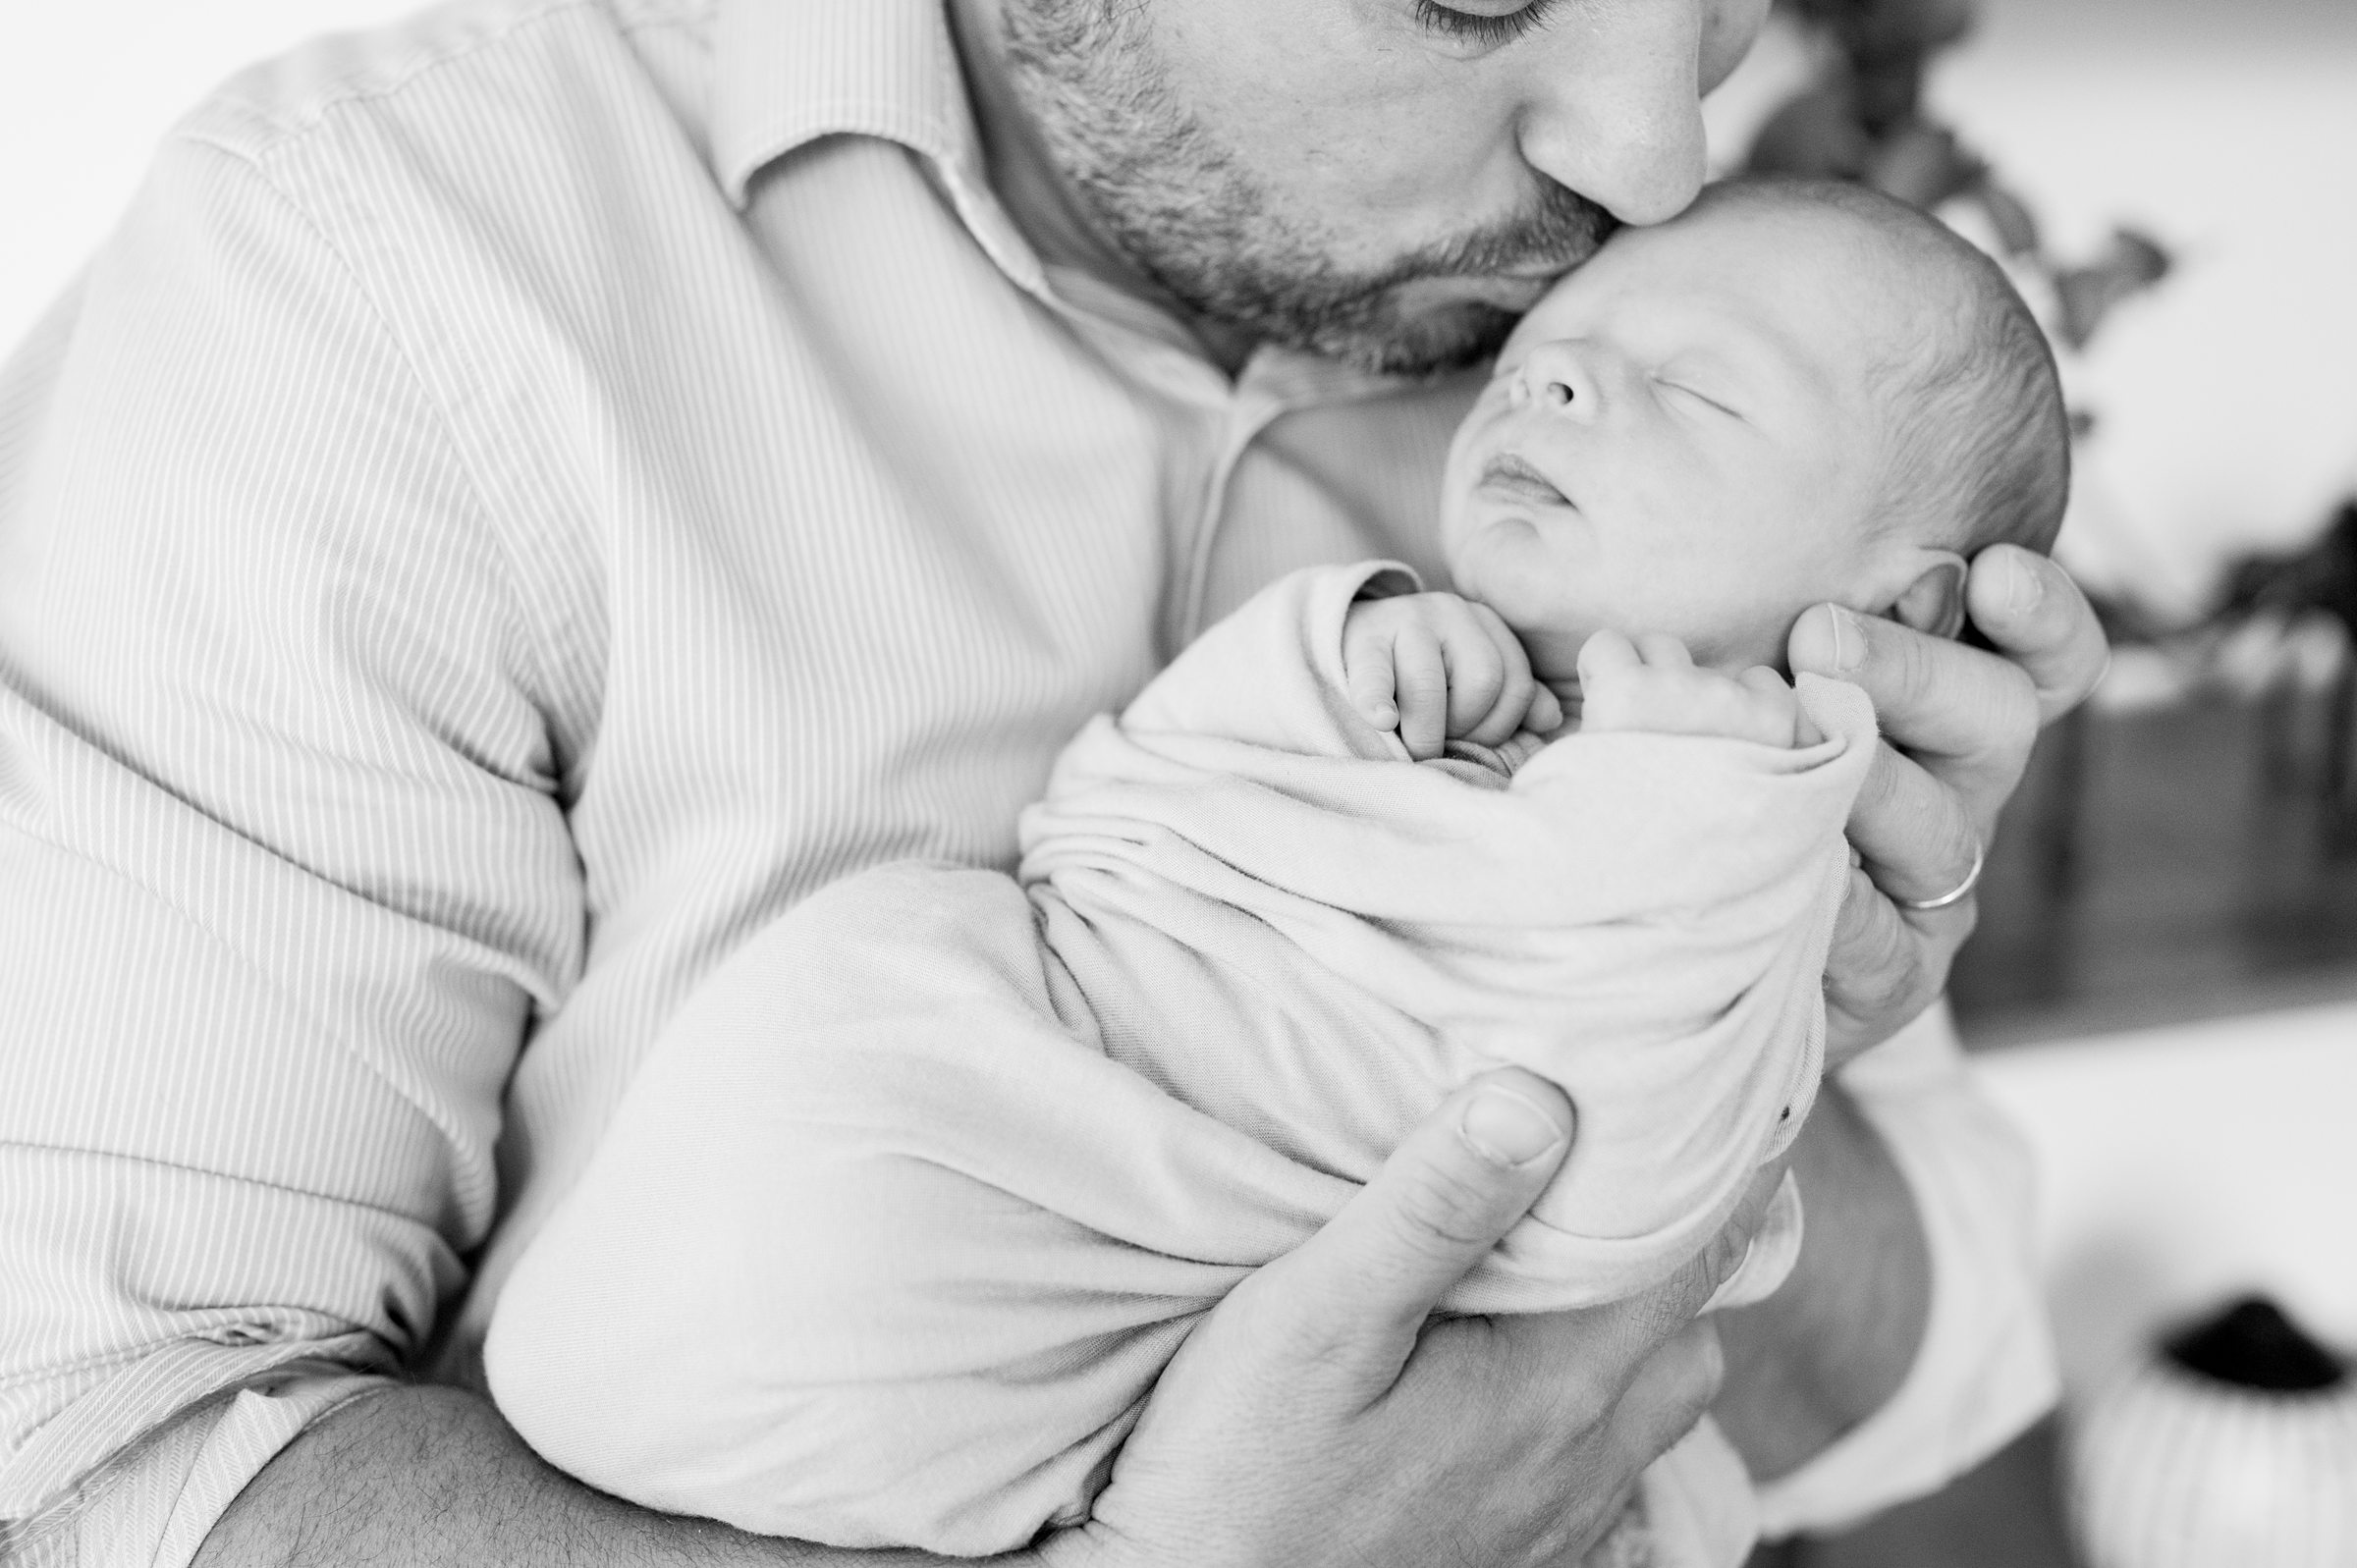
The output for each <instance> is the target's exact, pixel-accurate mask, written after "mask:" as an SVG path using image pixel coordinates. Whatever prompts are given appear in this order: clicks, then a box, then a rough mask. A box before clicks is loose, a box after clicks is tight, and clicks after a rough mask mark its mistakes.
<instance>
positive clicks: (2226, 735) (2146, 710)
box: [1949, 633, 2357, 1049]
mask: <svg viewBox="0 0 2357 1568" xmlns="http://www.w3.org/2000/svg"><path fill="white" fill-rule="evenodd" d="M2210 635H2212V636H2213V637H2220V636H2221V634H2219V633H2212V634H2210ZM2168 657H2170V655H2168V654H2166V653H2165V652H2164V651H2163V650H2160V649H2157V648H2154V647H2151V646H2139V645H2136V644H2133V643H2126V642H2122V643H2120V644H2118V645H2117V651H2116V659H2117V661H2118V663H2117V667H2116V670H2117V674H2118V676H2130V675H2132V674H2133V669H2132V667H2134V666H2136V665H2137V664H2138V663H2139V662H2140V661H2153V662H2158V661H2161V660H2164V659H2165V658H2168ZM2184 662H2185V665H2186V667H2187V670H2188V674H2187V677H2186V680H2187V683H2186V686H2185V689H2184V690H2182V691H2181V692H2180V693H2178V694H2176V695H2174V696H2172V697H2170V698H2168V699H2167V700H2165V701H2153V702H2150V703H2141V704H2137V705H2133V706H2121V705H2118V703H2117V702H2116V700H2106V701H2099V702H2098V703H2097V704H2093V705H2089V706H2087V707H2083V708H2081V709H2080V710H2079V711H2078V712H2076V713H2074V714H2073V715H2071V716H2070V717H2069V718H2067V719H2065V720H2063V721H2062V722H2061V723H2060V724H2057V725H2056V726H2054V727H2053V728H2051V729H2049V730H2047V731H2046V733H2045V734H2044V735H2042V736H2041V737H2040V738H2039V741H2038V746H2037V749H2036V751H2035V752H2034V753H2033V754H2032V756H2031V759H2030V766H2029V771H2028V772H2027V774H2026V775H2025V776H2024V777H2023V779H2022V782H2021V786H2020V788H2019V789H2018V790H2016V791H2015V793H2014V796H2013V799H2012V800H2011V802H2010V803H2009V804H2007V806H2006V807H2005V814H2004V818H2003V820H2002V822H2001V824H2000V826H1999V829H1998V833H1997V836H1996V838H1994V839H1993V840H1992V841H1991V843H1990V846H1989V864H1988V872H1987V875H1986V876H1985V877H1984V878H1983V879H1982V882H1981V892H1980V917H1981V918H1980V926H1979V928H1978V930H1977V931H1976V932H1975V934H1974V936H1973V939H1972V941H1971V942H1970V943H1968V944H1967V945H1966V946H1965V947H1964V950H1963V951H1962V952H1961V953H1960V954H1958V956H1957V959H1956V966H1955V969H1954V972H1953V974H1952V976H1951V977H1950V983H1949V997H1950V998H1951V1000H1953V1001H1954V1003H1955V1009H1956V1018H1957V1022H1958V1024H1959V1025H1960V1026H1961V1028H1962V1030H1963V1033H1964V1039H1965V1043H1966V1044H1967V1045H1968V1046H1970V1047H1973V1048H1975V1049H1989V1048H1996V1047H2003V1046H2007V1045H2013V1044H2019V1043H2027V1042H2034V1041H2039V1040H2052V1039H2059V1038H2076V1037H2082V1036H2088V1035H2096V1034H2103V1033H2108V1032H2110V1031H2111V1030H2115V1029H2130V1028H2140V1027H2144V1026H2148V1025H2153V1024H2162V1023H2176V1022H2185V1021H2189V1020H2191V1019H2195V1018H2203V1017H2219V1016H2223V1015H2226V1014H2230V1013H2237V1012H2250V1011H2257V1010H2262V1009H2265V1008H2270V1007H2278V1006H2298V1005H2305V1004H2309V1003H2314V1002H2324V1001H2330V1000H2340V999H2344V998H2348V997H2357V854H2351V853H2348V852H2345V847H2344V845H2343V843H2342V840H2341V833H2342V829H2341V826H2340V825H2341V822H2342V819H2343V813H2342V812H2341V811H2340V810H2339V809H2338V807H2337V806H2336V805H2335V804H2334V803H2333V802H2332V801H2331V800H2330V797H2329V796H2328V795H2327V794H2326V792H2325V789H2324V786H2323V783H2322V781H2324V780H2325V779H2326V778H2328V777H2329V776H2330V771H2331V769H2332V768H2333V767H2334V764H2333V762H2332V759H2331V757H2330V754H2329V753H2328V752H2327V751H2326V749H2325V745H2326V742H2327V741H2329V740H2330V737H2331V736H2332V735H2334V734H2336V733H2342V732H2345V730H2346V729H2347V720H2346V713H2347V710H2346V708H2345V707H2344V706H2341V705H2340V704H2341V694H2340V692H2339V690H2338V688H2337V687H2332V686H2329V687H2324V688H2321V689H2320V688H2319V687H2318V686H2316V685H2315V684H2313V683H2310V682H2308V681H2306V680H2286V681H2282V682H2279V683H2275V684H2272V685H2270V686H2268V687H2266V688H2265V689H2263V690H2260V691H2257V692H2254V691H2251V690H2249V689H2245V688H2241V687H2237V686H2235V685H2232V684H2229V683H2227V682H2225V681H2222V680H2220V679H2216V678H2213V677H2210V676H2203V675H2202V674H2201V673H2200V672H2201V671H2202V670H2204V669H2207V668H2209V667H2210V666H2212V665H2214V664H2215V663H2216V662H2217V661H2216V660H2215V659H2214V658H2211V657H2207V656H2198V657H2197V655H2196V654H2194V653H2187V654H2185V655H2184Z"/></svg>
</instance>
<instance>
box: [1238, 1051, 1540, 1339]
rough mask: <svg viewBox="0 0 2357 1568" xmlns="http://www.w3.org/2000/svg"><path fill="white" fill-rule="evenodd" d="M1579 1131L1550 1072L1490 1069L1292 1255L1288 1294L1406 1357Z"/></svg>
mask: <svg viewBox="0 0 2357 1568" xmlns="http://www.w3.org/2000/svg"><path fill="white" fill-rule="evenodd" d="M1571 1129H1572V1110H1571V1103H1570V1101H1568V1100H1566V1099H1565V1098H1564V1097H1563V1094H1562V1091H1561V1090H1559V1089H1557V1088H1556V1087H1555V1086H1554V1085H1553V1084H1550V1083H1548V1082H1547V1081H1546V1080H1545V1079H1544V1078H1540V1077H1538V1076H1537V1075H1536V1074H1533V1073H1528V1072H1524V1071H1522V1070H1521V1069H1520V1068H1518V1067H1504V1068H1500V1069H1498V1070H1497V1071H1495V1072H1488V1073H1484V1074H1482V1076H1480V1077H1479V1078H1476V1079H1474V1080H1473V1081H1472V1082H1470V1083H1468V1084H1466V1085H1465V1086H1464V1087H1462V1088H1461V1089H1459V1090H1457V1092H1456V1093H1455V1094H1453V1095H1451V1096H1450V1097H1449V1099H1448V1100H1447V1101H1446V1102H1445V1103H1444V1104H1443V1105H1442V1106H1441V1108H1440V1109H1439V1110H1437V1111H1435V1112H1434V1113H1433V1114H1432V1115H1430V1116H1427V1117H1426V1118H1425V1119H1424V1122H1423V1124H1422V1125H1420V1126H1419V1127H1417V1129H1416V1130H1415V1131H1414V1132H1413V1133H1411V1134H1409V1135H1408V1138H1407V1141H1406V1142H1405V1143H1403V1144H1401V1145H1400V1146H1399V1147H1398V1150H1397V1151H1395V1152H1394V1153H1393V1155H1392V1158H1391V1159H1390V1160H1388V1161H1386V1162H1384V1166H1383V1169H1382V1170H1380V1171H1378V1172H1377V1173H1376V1176H1375V1179H1374V1180H1373V1181H1370V1182H1368V1183H1367V1185H1366V1186H1365V1188H1364V1189H1362V1190H1361V1191H1360V1192H1359V1193H1358V1195H1357V1196H1356V1197H1354V1198H1353V1199H1351V1201H1350V1202H1349V1204H1348V1205H1347V1206H1345V1207H1344V1208H1343V1212H1342V1213H1341V1214H1339V1215H1337V1216H1336V1217H1334V1218H1333V1220H1332V1221H1330V1222H1329V1223H1328V1224H1327V1226H1326V1228H1325V1229H1323V1230H1321V1231H1319V1232H1318V1233H1317V1234H1316V1235H1315V1236H1313V1237H1311V1238H1310V1239H1309V1240H1308V1241H1307V1242H1305V1243H1303V1244H1302V1245H1301V1246H1300V1247H1299V1248H1298V1249H1297V1250H1295V1251H1294V1252H1293V1254H1292V1255H1291V1256H1290V1257H1289V1258H1288V1259H1286V1260H1284V1263H1285V1266H1286V1271H1287V1272H1288V1274H1289V1275H1290V1278H1289V1279H1288V1281H1287V1293H1288V1295H1293V1296H1294V1297H1295V1299H1296V1301H1298V1302H1299V1303H1300V1304H1301V1305H1303V1306H1306V1307H1313V1308H1315V1309H1322V1310H1325V1311H1329V1312H1332V1313H1334V1314H1335V1315H1336V1316H1337V1317H1339V1318H1343V1319H1346V1320H1348V1321H1349V1323H1350V1324H1351V1325H1354V1328H1355V1330H1356V1331H1355V1333H1353V1334H1352V1335H1350V1336H1349V1337H1350V1339H1352V1340H1355V1341H1356V1342H1357V1343H1360V1344H1363V1345H1364V1346H1365V1347H1366V1348H1367V1349H1368V1351H1369V1352H1370V1353H1372V1354H1380V1355H1384V1356H1386V1357H1387V1359H1388V1358H1389V1357H1392V1356H1397V1357H1398V1359H1400V1360H1404V1359H1405V1357H1406V1355H1407V1352H1408V1350H1409V1349H1410V1348H1411V1347H1412V1346H1413V1344H1414V1342H1415V1336H1416V1333H1417V1331H1418V1330H1419V1329H1421V1328H1422V1327H1423V1325H1424V1320H1425V1319H1426V1318H1427V1317H1428V1316H1430V1315H1431V1312H1432V1309H1433V1307H1434V1306H1435V1305H1436V1304H1437V1303H1438V1302H1439V1301H1440V1299H1441V1297H1442V1296H1444V1295H1446V1294H1447V1293H1448V1291H1449V1288H1450V1287H1451V1286H1452V1285H1453V1284H1455V1283H1456V1282H1457V1281H1458V1280H1459V1279H1461V1278H1463V1277H1464V1276H1465V1274H1466V1272H1467V1271H1470V1270H1471V1269H1472V1268H1473V1266H1474V1265H1475V1264H1477V1263H1479V1262H1480V1261H1481V1260H1482V1259H1483V1258H1485V1257H1487V1256H1488V1255H1489V1251H1490V1249H1491V1248H1492V1247H1494V1246H1496V1245H1497V1244H1498V1238H1500V1237H1501V1236H1503V1235H1505V1234H1506V1233H1507V1231H1508V1230H1510V1229H1511V1228H1513V1224H1514V1221H1515V1220H1517V1219H1520V1218H1521V1217H1522V1216H1523V1214H1524V1213H1525V1212H1526V1211H1528V1209H1529V1208H1530V1205H1531V1202H1532V1200H1534V1199H1536V1198H1537V1197H1538V1195H1539V1193H1540V1192H1541V1191H1542V1190H1544V1189H1545V1187H1546V1185H1547V1183H1548V1181H1549V1179H1550V1178H1551V1177H1553V1176H1554V1174H1555V1173H1556V1171H1557V1170H1559V1169H1560V1168H1562V1162H1563V1157H1564V1156H1565V1155H1566V1154H1568V1153H1570V1150H1571ZM1272 1267H1274V1266H1272ZM1378 1346H1381V1347H1382V1348H1381V1349H1380V1350H1379V1349H1378V1348H1377V1347H1378Z"/></svg>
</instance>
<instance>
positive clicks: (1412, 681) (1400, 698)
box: [1343, 593, 1563, 762]
mask: <svg viewBox="0 0 2357 1568" xmlns="http://www.w3.org/2000/svg"><path fill="white" fill-rule="evenodd" d="M1343 678H1344V679H1345V681H1346V682H1347V683H1348V690H1349V693H1350V705H1351V706H1352V707H1354V708H1356V709H1357V710H1358V711H1359V714H1360V716H1361V717H1363V718H1364V719H1365V720H1366V721H1367V723H1369V724H1371V725H1373V726H1374V727H1375V728H1376V729H1378V730H1391V729H1395V728H1396V729H1398V731H1399V738H1400V739H1401V740H1402V741H1404V742H1405V743H1406V745H1407V754H1408V755H1409V756H1411V757H1414V758H1415V759H1416V760H1417V761H1419V762H1421V761H1424V760H1425V759H1427V758H1430V757H1437V756H1439V755H1440V754H1441V748H1442V747H1443V746H1444V745H1445V744H1447V742H1449V741H1450V740H1452V739H1458V740H1470V741H1473V742H1475V743H1477V744H1479V745H1484V746H1495V745H1500V744H1503V743H1504V742H1505V741H1506V740H1507V739H1508V738H1510V737H1511V736H1512V735H1513V733H1514V731H1515V730H1521V729H1524V728H1528V729H1531V730H1538V731H1539V732H1540V733H1542V734H1544V733H1546V732H1547V731H1548V730H1553V729H1555V728H1556V727H1557V726H1559V725H1561V724H1562V722H1563V711H1562V706H1561V705H1560V704H1559V703H1557V702H1556V700H1555V693H1554V692H1552V691H1549V690H1548V689H1547V688H1546V687H1545V686H1542V685H1540V684H1539V683H1538V682H1537V681H1536V680H1534V679H1532V678H1531V674H1530V656H1529V655H1528V654H1526V653H1524V652H1523V651H1522V642H1521V639H1520V638H1518V637H1516V636H1515V635H1514V634H1513V632H1512V631H1511V630H1509V629H1508V628H1507V624H1506V622H1503V621H1501V620H1499V619H1498V612H1497V611H1495V610H1492V609H1491V608H1490V607H1489V606H1488V605H1477V604H1475V603H1473V602H1472V601H1471V600H1469V599H1459V598H1458V597H1457V596H1456V595H1455V594H1453V593H1412V594H1402V595H1400V596H1399V597H1398V598H1395V599H1366V600H1361V601H1360V602H1359V603H1357V604H1354V605H1352V606H1351V607H1350V614H1349V618H1348V619H1347V620H1345V621H1344V622H1343Z"/></svg>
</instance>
